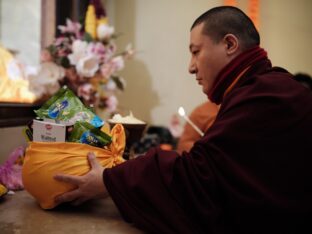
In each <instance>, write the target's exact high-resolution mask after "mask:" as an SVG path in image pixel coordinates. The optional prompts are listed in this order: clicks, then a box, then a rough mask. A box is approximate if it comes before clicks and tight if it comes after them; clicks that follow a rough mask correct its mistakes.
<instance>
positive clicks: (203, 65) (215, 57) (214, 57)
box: [189, 23, 230, 94]
mask: <svg viewBox="0 0 312 234" xmlns="http://www.w3.org/2000/svg"><path fill="white" fill-rule="evenodd" d="M203 26H204V23H200V24H198V25H196V26H195V27H194V28H193V29H192V31H191V36H190V47H189V48H190V52H191V61H190V64H189V72H190V73H191V74H195V75H196V80H197V82H198V84H199V85H201V86H202V89H203V92H204V93H205V94H208V92H209V90H210V89H211V87H212V84H213V82H214V81H215V79H216V77H217V75H218V74H219V72H220V70H221V69H222V68H223V67H224V66H225V65H226V64H227V63H229V60H230V59H229V56H228V54H227V44H226V43H225V41H224V40H221V41H220V42H218V43H216V42H214V41H213V40H212V39H211V38H210V37H209V36H208V35H205V34H203V32H202V30H203Z"/></svg>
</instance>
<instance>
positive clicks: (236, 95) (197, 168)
mask: <svg viewBox="0 0 312 234" xmlns="http://www.w3.org/2000/svg"><path fill="white" fill-rule="evenodd" d="M255 50H256V49H252V50H251V51H255ZM260 50H262V49H260ZM261 52H263V51H261ZM259 53H260V52H259V48H257V51H256V54H257V55H258V54H259ZM246 54H247V56H245V55H246ZM265 55H266V54H265ZM244 56H245V57H244ZM254 58H255V56H252V55H250V51H248V52H246V53H244V54H243V55H241V56H239V57H238V58H237V59H235V60H234V61H232V62H231V63H230V64H229V65H228V66H227V67H225V68H224V69H223V70H222V71H221V74H219V79H221V78H222V79H225V81H224V82H225V83H227V85H225V86H224V87H222V84H224V82H223V83H222V84H221V85H219V86H218V87H214V89H213V90H214V92H219V93H218V95H215V94H216V93H212V94H210V95H211V96H209V98H210V99H211V100H214V101H215V102H217V103H220V102H222V105H221V108H220V111H219V113H218V115H217V117H216V120H215V122H214V124H213V125H212V126H211V127H210V129H209V131H207V132H206V134H205V136H204V137H203V138H202V139H201V140H199V141H197V142H196V143H195V144H194V147H193V148H192V149H191V151H190V152H189V153H186V152H184V153H183V154H182V157H181V156H179V155H178V154H177V153H175V152H173V151H162V150H160V149H158V148H152V149H150V150H149V152H148V153H147V154H146V155H144V156H140V157H138V158H136V159H133V160H129V161H128V162H125V163H123V164H121V165H119V166H116V167H115V168H112V169H106V170H105V171H104V174H103V177H104V182H105V185H106V187H107V189H108V191H109V194H110V195H111V197H112V199H113V200H114V202H115V204H116V205H117V207H118V209H119V210H120V212H121V214H122V216H123V217H124V219H125V220H126V221H128V222H132V223H134V224H135V225H137V226H138V227H139V228H142V229H143V230H145V231H147V232H148V233H249V234H250V233H307V232H301V230H302V229H303V228H306V229H308V230H309V231H310V232H309V233H311V229H312V224H311V222H312V137H311V136H312V92H311V91H310V90H309V89H307V88H306V87H304V86H302V85H301V84H300V83H298V82H297V81H295V80H293V79H292V75H291V74H289V73H288V72H287V71H285V70H283V69H280V68H272V66H271V63H270V61H269V60H268V59H267V58H266V56H260V57H258V58H259V59H254ZM244 61H252V62H251V63H250V62H247V63H244ZM242 64H244V65H242ZM246 68H247V71H246ZM243 70H244V71H245V73H244V74H242V76H241V77H240V78H239V80H237V79H236V78H235V77H237V75H238V74H241V72H242V71H243ZM224 74H227V75H226V76H225V77H224V76H223V75H224ZM217 79H218V78H217ZM229 79H230V81H231V82H229ZM234 80H235V82H236V83H235V85H232V86H233V87H231V90H230V91H227V92H226V95H224V93H225V90H228V87H229V86H230V85H231V84H233V82H234ZM220 92H221V94H220Z"/></svg>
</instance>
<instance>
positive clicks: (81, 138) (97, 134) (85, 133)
mask: <svg viewBox="0 0 312 234" xmlns="http://www.w3.org/2000/svg"><path fill="white" fill-rule="evenodd" d="M111 139H112V138H111V137H110V136H109V135H108V134H106V133H104V132H102V131H101V130H100V129H98V128H95V127H94V126H93V125H91V124H89V123H88V122H83V121H78V122H76V123H75V125H74V130H73V131H72V132H71V134H70V136H69V138H68V141H70V142H77V143H84V144H88V145H92V146H96V147H101V148H102V147H104V146H105V145H108V144H109V143H111Z"/></svg>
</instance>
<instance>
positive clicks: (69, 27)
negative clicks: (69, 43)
mask: <svg viewBox="0 0 312 234" xmlns="http://www.w3.org/2000/svg"><path fill="white" fill-rule="evenodd" d="M58 29H59V30H60V31H61V33H63V34H64V33H72V34H74V35H75V36H76V38H80V37H81V36H80V29H81V24H80V23H77V22H73V21H71V20H70V19H66V26H63V25H60V26H58Z"/></svg>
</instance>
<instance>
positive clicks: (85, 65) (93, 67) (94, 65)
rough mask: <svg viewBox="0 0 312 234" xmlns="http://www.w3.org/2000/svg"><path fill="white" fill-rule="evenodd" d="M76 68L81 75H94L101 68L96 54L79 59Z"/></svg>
mask: <svg viewBox="0 0 312 234" xmlns="http://www.w3.org/2000/svg"><path fill="white" fill-rule="evenodd" d="M76 69H77V73H78V75H80V76H84V77H93V76H94V75H95V73H96V72H97V70H98V69H99V61H98V59H97V57H96V56H94V55H86V56H85V57H82V58H81V59H80V60H79V61H78V63H77V65H76Z"/></svg>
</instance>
